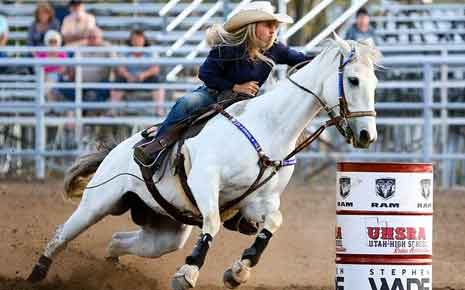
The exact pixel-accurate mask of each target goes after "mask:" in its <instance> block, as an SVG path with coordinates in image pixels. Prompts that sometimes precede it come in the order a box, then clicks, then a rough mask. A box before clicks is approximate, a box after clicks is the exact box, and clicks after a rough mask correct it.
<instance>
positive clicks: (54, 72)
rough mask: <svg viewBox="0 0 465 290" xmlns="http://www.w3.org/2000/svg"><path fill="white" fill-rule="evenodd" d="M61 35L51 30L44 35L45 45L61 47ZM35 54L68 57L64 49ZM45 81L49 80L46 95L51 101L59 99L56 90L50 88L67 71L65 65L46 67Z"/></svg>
mask: <svg viewBox="0 0 465 290" xmlns="http://www.w3.org/2000/svg"><path fill="white" fill-rule="evenodd" d="M61 41H62V40H61V35H60V33H59V32H58V31H56V30H49V31H47V33H46V34H45V36H44V42H45V45H46V46H48V47H56V48H58V47H60V46H61ZM35 56H36V57H37V58H66V57H67V54H66V52H64V51H38V52H36V54H35ZM44 71H45V81H46V82H47V86H46V88H47V90H46V95H47V99H48V100H50V101H56V100H57V93H56V90H53V89H51V88H50V85H51V84H53V83H56V82H58V80H59V79H60V76H62V75H63V74H64V73H65V67H63V66H58V65H50V66H45V67H44Z"/></svg>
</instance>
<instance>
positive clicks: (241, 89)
mask: <svg viewBox="0 0 465 290" xmlns="http://www.w3.org/2000/svg"><path fill="white" fill-rule="evenodd" d="M258 89H259V87H258V82H256V81H250V82H246V83H243V84H235V85H234V86H233V89H232V90H233V92H235V93H239V94H247V95H252V96H255V95H256V94H257V92H258Z"/></svg>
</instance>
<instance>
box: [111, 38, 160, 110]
mask: <svg viewBox="0 0 465 290" xmlns="http://www.w3.org/2000/svg"><path fill="white" fill-rule="evenodd" d="M127 44H128V45H129V46H131V47H148V46H150V43H149V41H148V40H147V38H146V37H145V34H144V31H143V30H141V29H136V30H133V31H132V32H131V35H130V36H129V39H128V43H127ZM122 56H123V57H125V58H141V57H142V58H154V57H158V55H154V54H153V53H149V52H126V53H124V54H123V55H122ZM159 74H160V67H159V66H158V65H154V64H150V63H140V64H134V65H128V66H122V67H119V68H118V69H117V70H116V80H115V81H116V82H118V83H134V82H137V83H146V84H147V83H148V84H150V83H158V82H160V76H159ZM122 98H123V92H122V91H120V90H114V91H112V92H111V101H112V102H119V101H121V99H122ZM152 99H153V101H154V102H155V104H156V105H155V114H156V115H158V116H163V115H164V110H163V102H164V100H165V91H164V90H163V89H159V90H155V91H153V92H152Z"/></svg>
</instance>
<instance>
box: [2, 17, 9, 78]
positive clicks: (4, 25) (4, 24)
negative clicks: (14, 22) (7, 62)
mask: <svg viewBox="0 0 465 290" xmlns="http://www.w3.org/2000/svg"><path fill="white" fill-rule="evenodd" d="M7 42H8V22H7V21H6V18H5V17H4V16H2V15H0V48H1V47H2V46H5V45H6V44H7ZM3 57H8V54H7V53H6V52H4V51H0V58H3ZM7 69H8V67H4V66H0V73H5V72H6V71H7Z"/></svg>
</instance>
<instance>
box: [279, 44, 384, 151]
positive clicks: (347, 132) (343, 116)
mask: <svg viewBox="0 0 465 290" xmlns="http://www.w3.org/2000/svg"><path fill="white" fill-rule="evenodd" d="M356 59H357V57H356V54H355V48H354V47H352V48H351V50H350V54H349V56H348V58H347V59H346V60H344V56H343V54H342V53H341V56H340V61H339V67H338V90H339V104H338V105H335V106H332V107H331V106H329V105H328V103H327V102H325V101H324V100H323V99H322V98H321V97H320V96H318V95H317V94H315V93H314V92H312V91H311V90H309V89H307V88H306V87H304V86H302V85H300V84H299V83H297V82H296V81H294V80H293V79H291V77H290V75H291V74H292V73H293V72H294V71H295V70H296V69H298V68H300V67H302V66H303V65H305V64H307V63H309V62H310V60H306V61H303V62H301V63H298V64H297V65H295V66H294V67H292V68H291V69H290V70H289V72H288V74H287V79H288V80H289V81H290V82H291V83H292V84H294V85H295V86H297V87H298V88H300V89H302V90H303V91H305V92H307V93H309V94H311V95H313V96H314V97H315V98H316V99H317V101H318V102H319V103H320V105H321V106H322V107H323V109H324V110H325V111H326V112H327V113H328V115H329V118H330V120H329V121H327V122H326V125H327V126H326V127H329V126H332V125H334V126H336V128H337V129H338V131H339V132H340V133H341V134H342V136H344V138H345V139H346V141H347V143H351V142H352V140H353V137H354V133H353V131H352V128H351V127H350V125H349V122H348V119H350V118H358V117H376V111H357V112H351V111H350V110H349V103H348V102H347V98H346V94H345V90H344V68H345V67H346V65H347V64H349V63H352V62H353V61H355V60H356ZM338 106H339V115H337V114H336V112H335V111H334V108H335V107H338Z"/></svg>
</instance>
